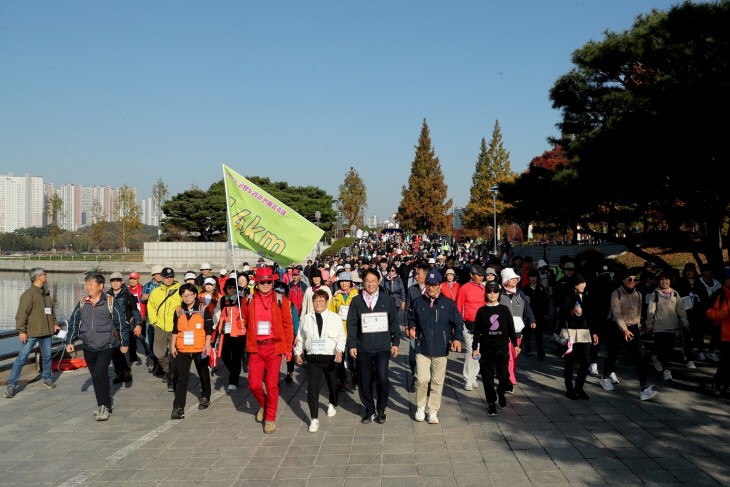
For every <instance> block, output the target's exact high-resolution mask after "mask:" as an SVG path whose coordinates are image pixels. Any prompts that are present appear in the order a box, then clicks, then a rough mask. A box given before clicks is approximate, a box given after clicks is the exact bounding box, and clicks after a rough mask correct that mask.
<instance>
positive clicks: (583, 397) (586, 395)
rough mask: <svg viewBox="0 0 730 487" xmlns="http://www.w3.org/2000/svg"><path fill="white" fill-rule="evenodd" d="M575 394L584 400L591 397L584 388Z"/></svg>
mask: <svg viewBox="0 0 730 487" xmlns="http://www.w3.org/2000/svg"><path fill="white" fill-rule="evenodd" d="M575 395H576V396H578V399H583V400H584V401H587V400H588V399H590V397H588V394H586V391H584V390H583V389H580V390H577V391H575Z"/></svg>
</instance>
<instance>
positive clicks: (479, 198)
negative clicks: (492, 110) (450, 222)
mask: <svg viewBox="0 0 730 487" xmlns="http://www.w3.org/2000/svg"><path fill="white" fill-rule="evenodd" d="M515 177H516V174H515V173H514V172H512V166H511V163H510V160H509V151H507V150H505V148H504V144H503V143H502V131H501V129H500V127H499V120H497V121H495V122H494V130H492V139H491V140H490V141H489V146H487V141H486V139H485V138H482V145H481V147H480V149H479V156H478V157H477V162H476V166H475V168H474V175H473V176H472V178H471V180H472V185H471V190H470V197H469V203H468V204H467V205H466V214H465V215H464V216H463V217H462V221H463V222H464V226H465V227H466V228H469V229H472V230H480V229H483V228H485V227H487V226H490V225H493V223H494V203H493V201H492V193H490V192H489V190H490V189H491V187H492V186H493V185H494V184H495V183H496V184H501V183H505V182H508V181H512V180H513V179H514V178H515ZM504 209H505V203H504V202H503V201H500V199H499V198H498V199H497V224H499V223H501V221H500V220H501V218H500V215H501V214H502V212H503V211H504Z"/></svg>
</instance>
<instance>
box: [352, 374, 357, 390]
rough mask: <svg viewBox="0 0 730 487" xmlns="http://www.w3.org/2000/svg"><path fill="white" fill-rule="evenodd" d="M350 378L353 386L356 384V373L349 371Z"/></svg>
mask: <svg viewBox="0 0 730 487" xmlns="http://www.w3.org/2000/svg"><path fill="white" fill-rule="evenodd" d="M350 379H351V382H352V385H353V387H354V386H356V385H357V374H356V373H355V372H351V373H350Z"/></svg>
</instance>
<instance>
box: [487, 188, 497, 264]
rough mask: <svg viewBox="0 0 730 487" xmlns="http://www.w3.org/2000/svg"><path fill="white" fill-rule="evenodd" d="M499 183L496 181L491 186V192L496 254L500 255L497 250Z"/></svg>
mask: <svg viewBox="0 0 730 487" xmlns="http://www.w3.org/2000/svg"><path fill="white" fill-rule="evenodd" d="M498 189H499V188H498V186H497V183H494V184H493V185H492V187H491V188H489V192H490V193H492V201H493V202H494V255H499V253H498V251H497V193H498V192H499V191H498Z"/></svg>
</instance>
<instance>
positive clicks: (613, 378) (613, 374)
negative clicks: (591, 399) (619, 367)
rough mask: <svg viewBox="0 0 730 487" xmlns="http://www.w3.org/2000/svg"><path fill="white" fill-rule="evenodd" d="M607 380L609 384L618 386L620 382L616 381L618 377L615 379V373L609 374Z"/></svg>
mask: <svg viewBox="0 0 730 487" xmlns="http://www.w3.org/2000/svg"><path fill="white" fill-rule="evenodd" d="M608 378H609V379H611V384H620V383H621V382H620V381H619V380H618V377H616V372H611V374H610V375H609V376H608Z"/></svg>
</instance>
